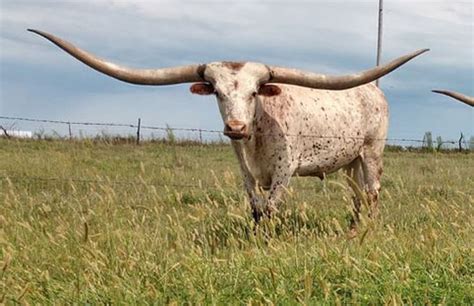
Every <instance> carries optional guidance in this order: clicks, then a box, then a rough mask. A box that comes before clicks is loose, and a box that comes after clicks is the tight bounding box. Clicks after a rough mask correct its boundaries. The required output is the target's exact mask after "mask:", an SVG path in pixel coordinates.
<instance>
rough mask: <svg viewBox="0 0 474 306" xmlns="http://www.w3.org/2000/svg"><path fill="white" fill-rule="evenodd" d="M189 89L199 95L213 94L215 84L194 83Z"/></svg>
mask: <svg viewBox="0 0 474 306" xmlns="http://www.w3.org/2000/svg"><path fill="white" fill-rule="evenodd" d="M189 90H190V91H191V92H192V93H193V94H197V95H211V94H213V93H214V86H212V85H211V84H209V83H194V84H193V85H191V87H190V88H189Z"/></svg>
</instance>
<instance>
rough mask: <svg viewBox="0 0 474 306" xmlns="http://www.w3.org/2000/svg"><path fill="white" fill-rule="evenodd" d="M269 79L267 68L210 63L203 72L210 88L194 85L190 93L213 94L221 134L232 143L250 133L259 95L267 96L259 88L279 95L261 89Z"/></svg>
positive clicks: (258, 65)
mask: <svg viewBox="0 0 474 306" xmlns="http://www.w3.org/2000/svg"><path fill="white" fill-rule="evenodd" d="M269 76H270V75H269V71H268V68H267V67H266V66H265V65H263V64H259V63H234V62H215V63H210V64H207V65H206V69H205V71H204V79H205V80H206V81H208V82H209V83H210V84H206V83H198V84H194V85H193V86H192V87H191V92H193V93H197V94H211V93H213V94H215V95H216V98H217V101H218V104H219V110H220V112H221V115H222V119H223V121H224V125H225V128H224V134H225V135H227V136H229V137H230V138H231V139H234V140H238V139H243V138H247V137H248V136H249V135H250V133H251V132H252V123H253V120H254V116H255V109H256V104H257V102H258V99H259V95H261V94H265V95H268V90H267V91H265V90H262V88H265V89H268V88H270V89H273V91H278V93H276V94H279V88H278V87H276V86H274V85H262V84H264V83H265V82H266V81H268V79H269ZM275 88H276V89H275ZM270 91H271V90H270ZM274 94H275V92H274Z"/></svg>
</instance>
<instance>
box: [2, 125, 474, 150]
mask: <svg viewBox="0 0 474 306" xmlns="http://www.w3.org/2000/svg"><path fill="white" fill-rule="evenodd" d="M0 119H2V120H7V121H8V122H12V123H13V124H10V125H6V124H0V127H1V128H0V135H2V133H3V135H5V136H7V137H10V136H15V133H14V132H15V131H13V130H10V131H8V126H15V125H16V123H17V122H34V123H43V124H54V125H62V126H63V127H67V134H66V135H67V136H68V137H69V138H70V139H74V138H76V137H78V138H84V137H86V136H85V135H83V134H82V130H80V133H79V135H78V136H77V135H76V136H75V135H74V134H73V127H74V126H81V127H86V128H87V127H95V128H97V127H99V128H101V127H104V128H106V127H113V128H122V129H123V128H125V129H127V130H126V131H127V132H128V135H127V136H129V137H130V136H132V135H133V136H134V137H135V141H136V143H137V144H140V142H141V140H142V138H143V133H142V132H143V130H148V131H152V132H153V131H158V132H160V133H162V134H164V135H163V136H164V137H168V138H170V137H174V133H175V132H186V133H188V135H187V138H190V139H186V138H185V139H186V140H194V141H198V142H200V143H205V142H206V139H208V138H209V137H205V136H204V134H213V135H217V137H218V138H217V139H216V138H213V139H214V140H219V141H220V142H224V138H223V137H222V136H223V131H222V130H215V129H202V128H183V127H171V126H168V125H167V126H152V125H144V124H142V120H141V119H140V118H138V120H137V123H136V124H133V123H116V122H84V121H67V120H51V119H36V118H25V117H12V116H0ZM51 130H52V131H53V132H54V134H55V135H56V136H60V134H59V133H57V132H55V129H51ZM42 132H44V131H40V132H38V131H35V134H33V132H31V134H27V135H26V137H28V138H34V136H35V135H36V136H37V137H38V138H40V137H41V133H42ZM96 132H97V131H96ZM130 132H132V134H131V133H130ZM189 133H192V134H194V137H189V136H190V134H189ZM260 133H261V134H264V135H272V134H270V133H268V132H265V131H264V132H260ZM17 134H18V133H17ZM254 134H255V133H254ZM428 134H429V136H430V135H431V134H430V133H426V134H425V136H424V137H423V139H419V138H381V139H376V138H374V139H370V140H372V141H385V142H387V144H390V145H400V144H407V143H408V144H410V145H411V146H413V145H415V146H422V147H428V148H433V141H432V140H431V136H430V137H427V135H428ZM97 135H98V134H96V135H95V136H97ZM196 135H197V137H196ZM277 135H278V136H286V137H300V138H320V139H339V140H340V139H344V140H361V139H365V137H363V136H349V135H342V136H341V135H319V134H302V133H300V134H285V133H278V134H277ZM16 136H18V137H22V136H23V137H25V135H22V134H21V133H20V134H18V135H16ZM67 136H66V137H67ZM151 138H154V135H153V134H152V135H151ZM470 142H473V139H472V137H471V140H470V141H469V143H468V140H467V139H466V138H465V137H464V135H463V134H462V133H461V137H460V138H459V139H458V140H441V137H438V139H437V140H436V144H437V148H441V146H443V145H454V146H457V147H458V149H459V151H462V150H464V149H468V148H471V149H472V148H473V146H474V145H473V144H471V143H470Z"/></svg>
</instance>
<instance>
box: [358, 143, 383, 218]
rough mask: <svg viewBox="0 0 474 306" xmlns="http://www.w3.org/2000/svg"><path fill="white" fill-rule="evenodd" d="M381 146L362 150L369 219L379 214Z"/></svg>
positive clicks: (381, 164)
mask: <svg viewBox="0 0 474 306" xmlns="http://www.w3.org/2000/svg"><path fill="white" fill-rule="evenodd" d="M382 154H383V144H377V145H374V146H371V147H367V148H366V149H364V158H363V160H362V168H363V170H364V180H365V188H366V193H367V202H368V205H369V217H372V218H375V217H377V215H378V212H379V207H378V205H379V193H380V188H381V185H380V178H381V176H382V171H383V163H382Z"/></svg>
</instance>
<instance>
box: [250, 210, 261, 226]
mask: <svg viewBox="0 0 474 306" xmlns="http://www.w3.org/2000/svg"><path fill="white" fill-rule="evenodd" d="M252 217H253V220H254V221H255V223H259V222H260V220H261V219H262V217H263V213H262V211H261V210H260V209H252Z"/></svg>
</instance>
